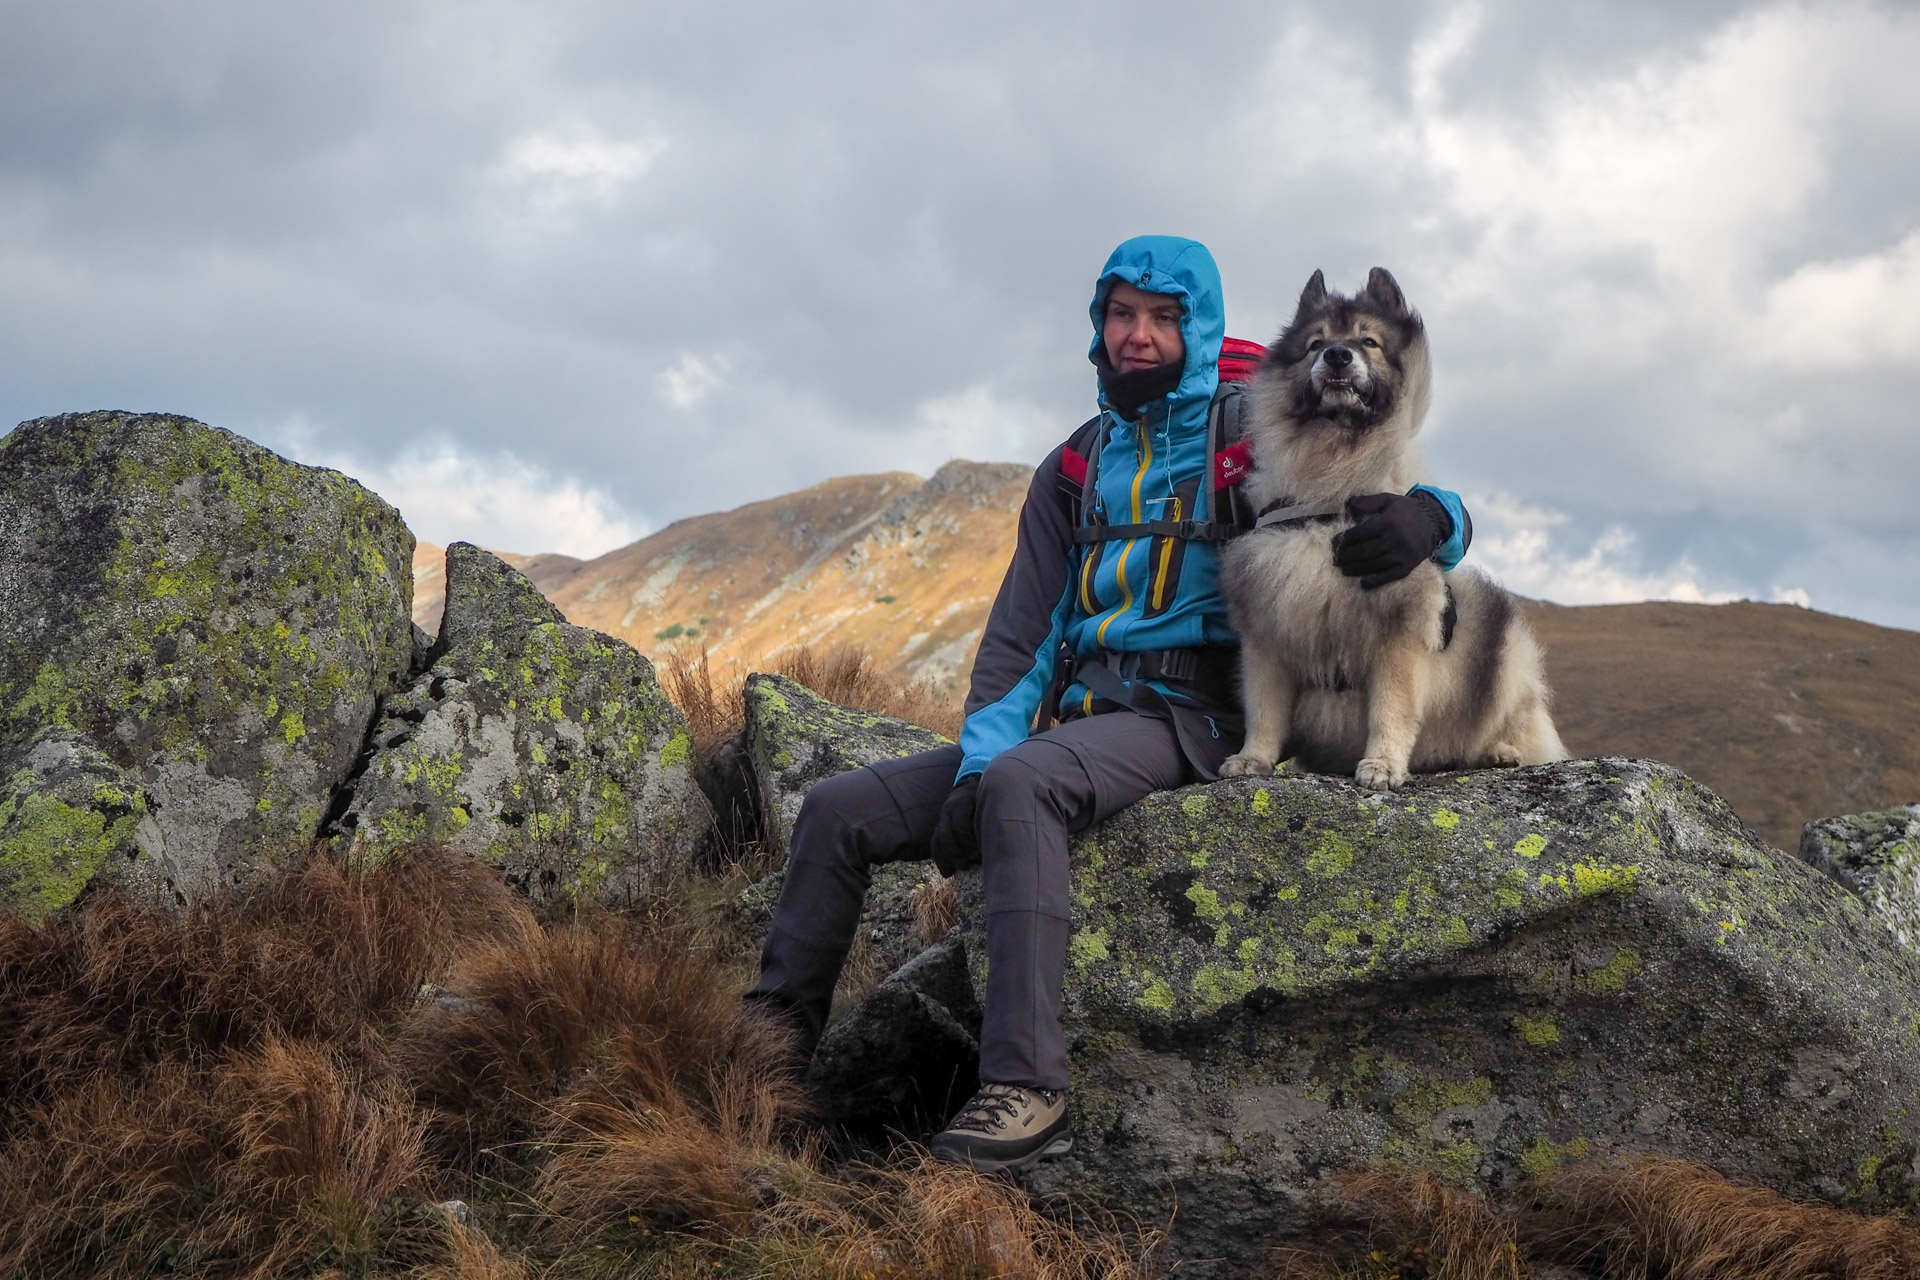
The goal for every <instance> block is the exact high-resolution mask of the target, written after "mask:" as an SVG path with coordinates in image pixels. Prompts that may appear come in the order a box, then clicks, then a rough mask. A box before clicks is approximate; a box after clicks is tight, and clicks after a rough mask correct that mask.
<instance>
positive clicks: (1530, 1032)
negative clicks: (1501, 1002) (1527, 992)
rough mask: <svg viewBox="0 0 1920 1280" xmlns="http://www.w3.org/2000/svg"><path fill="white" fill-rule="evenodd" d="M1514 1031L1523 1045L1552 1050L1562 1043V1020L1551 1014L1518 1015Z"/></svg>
mask: <svg viewBox="0 0 1920 1280" xmlns="http://www.w3.org/2000/svg"><path fill="white" fill-rule="evenodd" d="M1513 1030H1514V1033H1515V1034H1516V1035H1518V1036H1519V1037H1520V1042H1521V1043H1522V1044H1526V1045H1531V1046H1532V1047H1533V1048H1535V1049H1550V1048H1552V1047H1553V1046H1554V1045H1556V1044H1559V1043H1560V1019H1559V1018H1557V1017H1556V1016H1554V1015H1553V1014H1551V1013H1516V1014H1514V1015H1513Z"/></svg>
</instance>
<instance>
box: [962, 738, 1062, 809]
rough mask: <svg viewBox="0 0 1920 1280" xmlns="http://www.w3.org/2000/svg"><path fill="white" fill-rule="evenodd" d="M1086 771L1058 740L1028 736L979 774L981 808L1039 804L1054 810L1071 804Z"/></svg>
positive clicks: (1024, 806) (995, 758)
mask: <svg viewBox="0 0 1920 1280" xmlns="http://www.w3.org/2000/svg"><path fill="white" fill-rule="evenodd" d="M1085 778H1086V770H1085V769H1084V768H1082V767H1081V764H1080V761H1079V760H1078V759H1077V758H1075V756H1074V754H1073V753H1072V752H1071V751H1068V750H1067V749H1066V748H1065V747H1062V746H1060V745H1059V744H1058V743H1052V742H1045V741H1042V740H1040V739H1037V738H1029V739H1027V741H1025V742H1023V743H1021V744H1020V745H1019V746H1017V747H1014V748H1013V749H1011V750H1009V751H1003V752H1001V753H1000V754H999V755H997V756H995V757H994V758H993V760H992V761H991V762H989V763H988V765H987V768H986V772H985V773H984V774H982V775H981V777H980V808H981V811H982V812H983V813H984V812H988V811H992V810H997V809H1004V808H1019V809H1026V808H1031V807H1032V806H1033V805H1035V804H1036V803H1038V804H1044V805H1046V806H1048V807H1049V808H1053V809H1065V808H1069V807H1071V803H1070V801H1071V795H1072V793H1073V792H1074V791H1075V785H1074V784H1075V782H1076V780H1078V781H1082V782H1084V780H1085Z"/></svg>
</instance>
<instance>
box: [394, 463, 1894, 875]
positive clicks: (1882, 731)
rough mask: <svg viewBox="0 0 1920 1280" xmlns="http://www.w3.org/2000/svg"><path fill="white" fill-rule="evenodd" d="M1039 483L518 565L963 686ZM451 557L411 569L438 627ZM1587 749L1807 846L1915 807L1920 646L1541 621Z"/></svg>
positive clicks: (802, 502)
mask: <svg viewBox="0 0 1920 1280" xmlns="http://www.w3.org/2000/svg"><path fill="white" fill-rule="evenodd" d="M1030 474H1031V473H1030V472H1029V471H1027V470H1026V469H1025V468H1023V467H1018V466H1011V465H1005V464H984V463H973V462H952V463H949V464H947V465H946V466H945V467H942V468H941V469H940V470H939V472H937V473H936V474H935V475H934V477H933V478H932V479H930V480H924V481H923V480H921V479H920V478H919V477H917V476H912V475H907V474H904V473H899V472H894V473H889V474H886V475H875V476H849V477H844V478H842V479H838V480H829V481H827V482H826V483H825V484H820V485H816V486H814V487H813V488H811V489H807V490H803V491H802V492H800V493H795V494H789V495H787V496H785V497H781V498H774V499H771V500H769V501H766V502H756V503H753V504H751V505H748V506H744V507H740V508H738V509H736V510H733V511H726V512H719V513H715V514H713V515H705V516H696V517H694V518H692V519H689V520H682V521H679V522H678V523H676V524H673V525H670V526H668V527H667V528H665V529H662V530H661V531H660V532H658V533H656V534H653V535H652V536H650V537H648V538H644V539H642V540H641V541H639V542H636V543H633V544H632V545H631V546H627V547H622V548H620V549H619V550H617V551H612V552H609V553H608V554H606V555H604V556H601V557H599V558H598V559H595V560H590V561H585V562H581V561H577V560H573V559H571V558H570V557H566V556H553V555H540V556H515V555H509V556H508V557H507V558H508V559H509V560H510V561H512V562H513V563H514V564H516V565H518V566H520V567H521V568H522V569H523V570H525V571H526V572H527V573H528V574H530V575H531V576H532V577H533V579H534V581H535V583H536V584H537V585H538V586H539V587H540V589H541V590H542V591H544V592H546V594H547V595H548V597H549V598H551V599H552V600H553V601H554V603H555V604H557V605H559V606H560V608H561V609H562V610H563V611H564V612H565V613H566V615H567V617H568V619H569V620H571V621H573V622H575V623H579V624H581V625H585V626H590V627H595V628H597V629H599V630H601V631H605V632H608V633H610V634H613V635H617V636H621V637H622V638H624V639H626V640H628V641H629V642H631V643H632V644H633V645H634V646H635V647H637V648H639V649H640V650H642V651H643V652H656V651H659V650H660V649H662V648H663V647H664V646H666V645H668V644H672V643H682V642H684V643H695V644H698V643H705V644H707V645H708V646H709V647H710V649H711V652H712V655H713V658H714V660H715V662H716V664H717V665H718V666H720V667H721V668H723V669H724V667H725V666H726V664H728V663H737V664H739V665H740V666H742V667H755V666H765V665H767V664H768V663H769V661H770V660H771V659H773V658H775V657H777V655H779V654H780V653H781V652H782V651H787V650H791V649H793V648H794V647H796V646H799V645H803V644H804V645H813V646H830V645H834V644H848V645H857V646H860V647H862V648H864V649H866V650H867V651H868V653H870V654H871V655H872V657H873V659H874V660H875V662H876V664H877V665H878V666H880V667H881V668H882V669H886V670H891V671H894V672H897V673H899V674H900V675H903V676H905V677H907V678H908V679H913V680H930V681H932V682H933V683H934V684H935V685H936V686H938V687H940V688H943V689H947V690H950V691H953V692H954V693H955V696H957V695H958V693H959V692H961V691H963V690H964V686H965V677H966V672H967V670H968V667H969V666H970V664H971V661H972V656H973V650H974V647H975V646H976V645H977V643H978V641H979V637H980V629H981V627H982V626H983V625H984V624H985V621H986V615H987V610H988V607H989V606H990V605H991V603H992V600H993V595H994V592H995V590H996V589H997V588H998V587H999V583H1000V575H1001V573H1002V571H1003V570H1004V568H1005V565H1006V563H1007V560H1008V558H1009V557H1010V556H1011V555H1012V551H1013V541H1014V522H1015V516H1016V513H1017V512H1018V511H1019V507H1020V502H1021V500H1022V498H1023V497H1024V496H1025V493H1026V486H1027V481H1028V478H1029V476H1030ZM437 552H438V548H434V547H432V545H431V544H422V550H421V554H420V555H419V556H418V557H416V559H415V573H416V578H415V581H416V605H415V616H416V618H418V619H420V620H421V621H422V622H423V623H424V624H425V625H426V626H428V627H432V626H434V625H436V623H437V619H438V612H439V607H440V606H439V601H440V599H441V596H442V592H443V586H444V584H443V583H442V582H441V581H440V580H439V579H438V577H437V575H438V574H439V573H440V572H442V570H441V568H440V559H439V556H438V554H437ZM1529 612H1530V615H1531V617H1532V618H1533V621H1534V626H1535V628H1536V630H1537V631H1538V633H1539V636H1540V639H1541V641H1542V642H1543V644H1544V645H1545V647H1546V651H1547V668H1548V673H1549V675H1550V677H1551V679H1552V681H1553V685H1554V689H1555V694H1556V709H1555V718H1556V720H1557V721H1558V723H1559V725H1560V730H1561V735H1562V736H1563V737H1564V738H1565V739H1566V743H1567V746H1568V748H1569V749H1570V750H1572V751H1573V752H1574V753H1575V754H1576V755H1602V754H1617V755H1630V756H1648V757H1651V758H1653V759H1657V760H1664V761H1666V762H1668V763H1670V764H1673V765H1676V766H1678V767H1679V768H1681V769H1684V770H1685V771H1686V772H1688V773H1689V774H1691V775H1693V776H1694V777H1696V778H1699V779H1700V780H1701V781H1702V782H1705V783H1706V784H1707V785H1708V786H1710V787H1712V788H1713V789H1714V790H1716V791H1718V792H1720V794H1722V795H1723V796H1725V797H1726V798H1727V800H1728V801H1729V803H1731V804H1732V805H1733V807H1734V809H1735V810H1736V811H1737V812H1739V813H1740V815H1741V816H1742V817H1744V818H1745V819H1746V820H1747V822H1748V823H1749V824H1751V825H1752V826H1753V827H1754V829H1755V830H1756V831H1758V832H1759V833H1760V835H1761V836H1762V837H1763V838H1764V839H1766V840H1768V841H1770V842H1772V843H1773V844H1775V845H1780V846H1784V847H1788V848H1791V847H1793V846H1794V845H1796V844H1797V843H1798V841H1799V831H1800V826H1801V824H1802V823H1804V822H1806V821H1807V820H1808V819H1810V818H1815V817H1823V816H1826V815H1828V814H1834V813H1844V812H1850V811H1857V810H1862V809H1871V808H1879V807H1885V806H1888V805H1893V804H1906V803H1911V802H1913V801H1914V800H1916V799H1920V633H1916V632H1911V631H1899V630H1894V629H1892V628H1888V627H1877V626H1873V625H1871V624H1869V623H1864V622H1856V621H1853V620H1851V619H1847V618H1839V617H1834V616H1833V615H1831V614H1824V613H1818V612H1815V611H1813V610H1810V609H1799V608H1794V607H1792V606H1789V605H1766V604H1750V603H1741V604H1729V605H1693V604H1670V603H1651V604H1631V605H1589V606H1582V607H1577V608H1569V607H1563V606H1559V605H1550V604H1537V605H1531V606H1530V607H1529Z"/></svg>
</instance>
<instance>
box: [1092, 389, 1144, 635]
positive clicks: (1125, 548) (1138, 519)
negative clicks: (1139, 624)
mask: <svg viewBox="0 0 1920 1280" xmlns="http://www.w3.org/2000/svg"><path fill="white" fill-rule="evenodd" d="M1134 430H1135V432H1136V433H1137V434H1138V438H1139V441H1140V470H1139V471H1137V472H1135V473H1134V477H1133V521H1132V523H1134V524H1142V523H1144V522H1145V521H1144V517H1142V516H1141V514H1140V486H1141V484H1142V483H1143V482H1144V481H1145V480H1146V478H1147V468H1148V467H1150V466H1152V465H1153V437H1152V436H1151V435H1150V434H1148V432H1147V423H1146V419H1145V418H1142V419H1141V420H1140V425H1139V426H1138V427H1136V428H1134ZM1138 541H1139V539H1138V538H1128V539H1127V540H1126V542H1124V543H1123V544H1121V547H1120V559H1119V561H1118V562H1117V563H1116V564H1115V565H1114V571H1113V576H1114V579H1115V580H1116V581H1118V582H1119V584H1120V607H1119V608H1117V609H1115V610H1114V611H1113V612H1112V613H1110V614H1108V615H1107V616H1106V618H1105V620H1104V621H1102V622H1101V623H1100V626H1099V627H1098V628H1097V629H1096V630H1095V631H1094V633H1093V642H1094V643H1095V644H1100V645H1104V644H1106V642H1107V628H1108V627H1110V626H1112V625H1113V620H1114V619H1115V618H1117V617H1119V616H1120V615H1121V614H1123V613H1125V612H1126V611H1127V610H1128V609H1130V608H1132V607H1133V590H1132V588H1130V587H1128V586H1127V553H1128V552H1130V551H1132V550H1133V548H1134V544H1135V543H1137V542H1138Z"/></svg>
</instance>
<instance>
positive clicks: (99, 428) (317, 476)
mask: <svg viewBox="0 0 1920 1280" xmlns="http://www.w3.org/2000/svg"><path fill="white" fill-rule="evenodd" d="M412 553H413V535H412V534H410V533H409V532H408V531H407V528H406V525H405V524H403V523H402V522H401V520H400V516H399V514H398V513H397V512H396V511H394V509H393V508H392V507H390V506H388V505H387V504H386V503H385V502H383V501H381V499H380V498H379V497H377V496H376V495H374V494H373V493H371V492H369V491H368V490H366V489H364V488H362V487H361V486H360V485H359V484H357V483H355V482H354V481H352V480H350V479H348V478H347V477H346V476H343V475H341V474H340V473H338V472H335V471H328V470H324V469H322V468H318V467H306V466H301V465H299V464H297V463H294V462H289V461H288V460H287V459H285V458H282V457H280V456H278V455H277V454H274V453H272V452H270V451H269V450H267V449H263V448H261V447H260V446H259V445H256V444H253V443H252V442H250V441H247V440H244V439H242V438H241V437H239V436H236V435H233V434H232V433H231V432H227V431H222V430H219V429H218V428H215V427H209V426H207V425H205V424H203V423H199V422H195V421H193V420H192V419H190V418H181V417H174V416H171V415H165V414H127V413H81V414H66V415H63V416H60V417H55V418H40V419H37V420H35V421H32V422H25V423H22V424H21V425H20V426H19V427H17V428H16V429H15V430H14V431H13V432H12V433H11V434H9V435H8V436H7V437H6V438H5V439H4V440H0V753H4V754H9V755H10V756H11V758H12V759H13V761H14V764H13V766H12V771H11V773H10V775H9V778H8V783H7V785H8V788H9V795H10V797H11V799H10V801H9V803H11V804H12V805H13V806H14V808H13V812H12V817H10V818H9V819H8V820H7V824H6V830H7V834H4V835H0V864H5V865H6V866H7V867H8V871H7V872H6V873H4V874H3V875H0V881H4V884H5V888H4V890H3V891H0V892H4V894H5V898H6V901H7V902H9V903H12V904H15V905H21V906H26V907H29V909H31V910H33V911H44V910H48V909H53V908H57V907H60V906H63V905H65V904H66V903H67V902H70V901H71V900H72V898H73V896H74V895H75V894H76V893H78V892H79V890H80V889H81V888H82V887H84V885H85V884H86V883H87V881H88V880H89V879H90V876H91V872H90V871H89V870H88V865H89V864H90V863H92V864H96V865H97V866H98V867H115V868H122V867H124V869H127V870H130V871H131V870H133V869H135V868H137V869H138V874H139V875H140V876H141V877H144V878H146V879H147V880H149V881H150V882H151V883H152V884H153V885H155V886H158V887H159V888H161V889H162V890H163V891H164V892H165V893H167V894H168V895H169V896H171V897H173V898H174V899H176V900H183V899H184V898H185V897H186V896H188V895H190V894H192V893H195V892H198V891H201V890H204V889H207V888H209V887H211V886H213V885H214V884H217V883H219V882H221V881H227V882H232V883H239V882H244V881H245V880H246V879H248V878H249V877H250V876H251V875H252V874H254V873H255V872H256V871H257V870H258V869H259V868H260V867H261V866H262V865H263V864H264V863H266V862H268V861H271V860H272V859H273V858H274V857H276V856H277V855H280V854H283V853H285V852H288V851H291V850H294V849H297V848H300V847H302V846H304V845H305V844H306V843H307V842H308V841H310V840H312V839H313V837H314V835H315V834H316V832H317V831H318V830H319V828H320V826H321V823H322V820H323V818H324V817H325V815H326V814H327V812H328V808H329V805H330V804H331V802H332V799H333V796H334V791H335V788H336V787H338V786H339V785H340V784H341V783H342V782H343V781H345V779H346V778H347V777H348V775H349V773H350V771H351V769H352V767H353V764H354V760H355V757H356V755H357V753H358V752H359V750H360V746H361V743H362V741H363V740H364V738H365V736H366V731H367V728H368V726H369V724H370V723H371V721H372V719H373V714H374V707H375V702H376V700H377V698H378V697H379V695H380V694H381V693H382V692H384V691H385V690H386V689H387V688H388V687H389V686H390V685H391V684H392V683H393V681H394V680H395V679H397V678H400V677H403V676H404V675H405V674H406V672H407V668H408V664H409V660H410V651H411V642H410V635H409V631H410V624H409V621H408V615H409V608H410V602H411V599H412V577H411V570H410V562H411V559H412ZM50 729H59V730H63V731H70V732H71V734H72V735H73V736H72V737H71V738H70V739H63V740H62V741H64V742H65V744H66V745H65V746H62V747H60V748H58V751H56V754H60V753H68V754H71V753H79V754H78V756H76V757H75V759H76V760H79V759H80V758H81V757H84V759H83V760H81V762H80V763H74V762H73V761H69V762H68V764H65V765H59V766H57V767H55V766H54V765H53V764H52V763H50V761H51V757H48V756H46V755H45V751H46V750H47V749H51V748H45V747H44V744H43V748H35V747H34V746H33V744H34V743H35V742H37V741H41V739H42V735H43V734H45V733H46V732H47V731H48V730H50ZM36 750H40V751H41V757H40V758H41V762H42V764H46V765H47V766H48V767H49V768H51V769H52V773H51V774H48V775H47V776H48V777H54V776H57V777H58V778H59V779H61V780H60V781H59V782H56V783H54V784H52V790H50V791H40V790H36V788H38V787H39V786H40V784H39V783H37V782H34V781H32V780H31V779H32V778H37V777H40V776H41V775H40V774H39V773H38V772H36V771H37V770H39V769H40V767H41V766H40V765H35V764H30V763H23V761H25V760H27V758H28V757H31V756H32V755H33V753H34V751H36ZM23 752H24V753H26V754H25V755H24V756H23V755H22V753H23ZM108 769H117V770H120V771H122V772H123V773H124V775H125V776H124V779H123V781H122V782H118V783H112V784H103V785H109V786H110V787H118V788H120V789H122V790H124V791H126V793H127V794H129V795H132V794H134V793H136V792H137V793H138V794H139V795H140V796H141V797H142V799H141V802H140V812H141V814H142V815H143V818H142V820H141V821H136V822H134V823H133V826H132V827H129V826H127V825H126V821H125V820H126V819H128V818H129V817H130V816H131V814H132V813H133V810H131V809H128V810H126V811H124V812H121V810H120V809H119V808H118V807H117V806H114V805H109V806H108V807H107V809H105V810H101V811H98V813H97V816H99V817H100V818H101V820H102V822H103V823H104V825H103V827H102V829H101V833H100V840H108V842H109V843H110V844H111V845H112V847H113V849H115V850H117V851H118V855H127V856H124V857H123V856H118V855H116V856H114V857H107V856H106V853H105V852H104V850H105V849H106V845H103V844H101V843H100V841H95V840H90V839H84V838H77V837H76V838H77V839H78V843H75V844H70V845H69V846H64V847H68V848H70V849H72V850H76V851H78V850H83V849H84V850H87V852H75V853H74V854H73V855H72V857H71V858H66V859H65V860H63V858H62V857H60V856H54V855H49V854H48V853H47V849H48V846H47V845H46V844H45V843H44V840H42V837H44V836H45V835H47V833H48V831H49V830H50V828H49V827H47V826H46V825H45V823H44V822H34V823H27V824H26V825H25V826H22V825H21V824H22V823H23V822H24V821H25V819H24V817H23V815H25V814H26V813H28V812H29V811H32V812H35V813H39V814H40V815H41V816H42V817H43V818H46V817H47V816H48V815H50V814H52V813H53V812H54V810H53V809H51V808H49V807H48V806H49V805H56V806H57V805H69V806H70V805H71V802H72V801H73V799H74V797H75V794H77V793H75V792H74V788H75V787H76V786H78V785H79V784H78V783H77V782H76V781H75V779H76V778H78V777H80V776H81V775H83V774H84V775H86V776H89V777H92V776H99V777H106V776H107V774H106V772H105V771H106V770H108ZM75 770H78V772H75ZM36 795H38V796H41V797H42V799H41V800H35V799H33V797H34V796H36ZM112 813H119V815H120V816H119V817H111V816H109V815H110V814H112ZM91 821H92V820H91V819H86V820H84V824H85V825H89V826H90V824H91ZM133 827H140V828H142V830H143V831H144V835H143V837H142V839H141V840H140V841H138V842H136V843H135V844H134V845H132V846H129V845H128V844H127V843H126V842H125V840H124V839H123V838H122V836H124V835H125V833H126V832H128V831H131V830H132V829H133ZM29 830H31V831H34V832H37V833H38V834H37V835H35V836H33V837H32V838H29V837H28V836H27V835H26V834H25V833H26V832H27V831H29ZM114 832H120V833H121V834H120V835H113V833H114ZM110 836H111V840H109V837H110ZM130 849H131V850H132V852H131V854H129V850H130ZM50 858H51V861H50V860H49V859H50ZM75 858H77V859H78V860H77V861H75V860H73V859H75Z"/></svg>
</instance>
